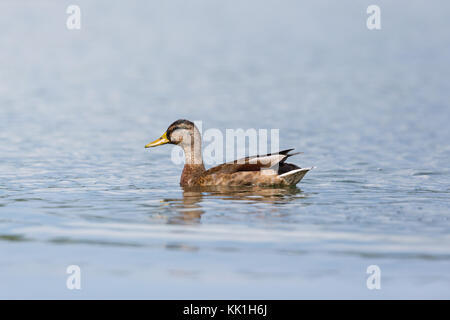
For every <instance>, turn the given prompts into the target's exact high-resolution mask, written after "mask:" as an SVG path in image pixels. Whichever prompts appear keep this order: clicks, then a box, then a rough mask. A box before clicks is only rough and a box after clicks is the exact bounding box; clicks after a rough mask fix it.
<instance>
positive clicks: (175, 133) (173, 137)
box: [145, 119, 202, 164]
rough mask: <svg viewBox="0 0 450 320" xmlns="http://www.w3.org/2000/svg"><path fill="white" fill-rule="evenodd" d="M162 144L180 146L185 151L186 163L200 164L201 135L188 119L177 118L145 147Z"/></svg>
mask: <svg viewBox="0 0 450 320" xmlns="http://www.w3.org/2000/svg"><path fill="white" fill-rule="evenodd" d="M163 144H175V145H178V146H180V147H181V148H182V149H183V150H184V153H185V157H186V163H187V164H188V163H190V164H201V163H202V157H201V148H202V147H201V145H202V142H201V135H200V131H199V130H198V129H197V127H196V126H195V124H194V123H193V122H191V121H189V120H184V119H181V120H177V121H175V122H174V123H172V124H171V125H170V126H169V128H167V130H166V132H164V133H163V135H162V136H161V137H160V138H158V139H156V140H155V141H153V142H150V143H148V144H147V145H146V146H145V147H146V148H152V147H157V146H160V145H163Z"/></svg>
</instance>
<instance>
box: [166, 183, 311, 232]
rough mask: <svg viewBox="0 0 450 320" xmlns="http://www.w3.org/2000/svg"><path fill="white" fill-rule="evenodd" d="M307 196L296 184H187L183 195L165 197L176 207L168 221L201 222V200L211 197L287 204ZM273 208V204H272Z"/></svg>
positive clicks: (248, 202)
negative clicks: (263, 185) (174, 197)
mask: <svg viewBox="0 0 450 320" xmlns="http://www.w3.org/2000/svg"><path fill="white" fill-rule="evenodd" d="M299 197H302V198H304V197H305V194H303V193H302V191H301V190H300V189H299V188H297V187H284V188H267V187H265V188H262V187H242V186H241V187H230V186H209V187H184V188H183V197H182V198H181V199H164V200H163V202H164V203H166V204H169V205H170V207H171V208H172V209H175V211H176V213H177V214H176V215H175V216H172V217H170V218H169V220H168V223H169V224H192V223H200V220H201V216H202V215H203V214H204V213H205V210H204V206H202V203H204V202H207V201H208V200H212V201H214V200H225V201H226V200H231V201H243V202H246V205H252V204H257V203H268V204H275V205H279V204H284V203H288V202H290V201H292V200H295V199H298V198H299ZM272 209H273V208H272Z"/></svg>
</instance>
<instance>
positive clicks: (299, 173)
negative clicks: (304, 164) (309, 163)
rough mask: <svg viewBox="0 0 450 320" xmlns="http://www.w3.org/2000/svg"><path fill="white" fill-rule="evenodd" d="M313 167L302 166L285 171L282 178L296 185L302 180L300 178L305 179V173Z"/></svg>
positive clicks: (289, 183)
mask: <svg viewBox="0 0 450 320" xmlns="http://www.w3.org/2000/svg"><path fill="white" fill-rule="evenodd" d="M311 169H312V168H301V169H295V170H291V171H289V172H286V173H283V174H281V175H280V178H281V179H283V180H284V181H286V183H287V184H288V185H292V186H293V185H296V184H297V183H299V182H300V180H302V179H303V177H304V176H305V174H306V173H307V172H308V171H309V170H311Z"/></svg>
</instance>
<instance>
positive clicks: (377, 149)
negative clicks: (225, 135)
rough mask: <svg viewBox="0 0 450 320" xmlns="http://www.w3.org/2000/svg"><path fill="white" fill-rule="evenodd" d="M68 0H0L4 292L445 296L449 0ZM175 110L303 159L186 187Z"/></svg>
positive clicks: (449, 238)
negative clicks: (285, 176)
mask: <svg viewBox="0 0 450 320" xmlns="http://www.w3.org/2000/svg"><path fill="white" fill-rule="evenodd" d="M77 4H78V5H79V6H80V7H81V12H82V28H81V30H78V31H69V30H67V29H66V25H65V22H66V21H65V20H66V17H67V14H66V13H65V10H66V5H67V4H66V3H64V2H57V1H34V2H33V3H29V2H13V1H4V2H1V3H0V14H1V16H2V18H1V19H0V44H1V48H2V49H1V50H0V61H1V64H0V68H1V71H0V106H1V107H0V119H1V123H2V125H1V129H0V141H1V144H0V181H1V184H0V253H1V254H0V271H1V272H0V297H1V298H289V299H298V298H447V299H448V298H450V275H449V273H448V270H450V220H449V219H450V210H449V208H450V197H449V194H450V184H449V181H450V165H449V158H450V145H449V141H450V130H449V129H448V120H449V119H450V118H449V117H450V109H449V101H450V94H449V92H450V90H449V89H450V88H449V84H450V82H449V81H448V78H449V76H450V72H449V71H450V64H449V62H448V61H449V56H450V46H449V43H450V41H449V40H450V39H449V35H450V26H449V22H448V14H447V13H446V12H448V9H449V4H448V3H447V2H445V1H433V2H432V3H428V2H427V3H425V2H423V3H422V2H409V1H408V2H407V1H396V2H395V3H391V2H390V1H378V3H377V4H378V5H379V6H380V7H381V10H382V29H381V30H379V31H369V30H367V28H366V22H365V20H366V17H367V14H366V12H365V10H366V8H367V6H368V5H369V4H372V3H369V2H367V3H366V2H365V1H362V2H361V1H358V3H356V1H340V2H339V3H335V2H332V1H307V2H301V1H294V0H292V1H282V2H279V1H264V2H261V1H253V0H251V1H245V3H237V2H224V1H221V2H217V1H213V2H211V1H189V3H187V2H184V1H170V2H169V1H164V2H163V1H153V2H147V1H127V2H126V3H125V2H113V1H77ZM436 8H439V10H436ZM179 118H187V119H190V120H201V121H203V127H204V128H203V129H204V130H206V129H208V128H218V129H220V130H223V132H225V129H227V128H231V129H236V128H256V129H259V128H263V129H272V128H274V129H280V139H281V140H280V147H281V148H291V147H294V148H296V150H297V151H303V152H304V154H302V155H299V156H296V157H294V159H293V162H294V163H297V164H299V165H301V166H304V167H306V166H316V168H315V169H314V170H313V171H311V172H310V173H308V174H307V175H306V177H305V178H304V179H303V180H302V182H301V183H300V184H299V185H298V188H296V189H268V190H251V189H241V190H234V191H229V192H213V191H205V192H195V191H194V192H193V191H189V190H188V191H184V190H183V189H181V188H180V187H179V185H178V181H179V176H180V173H181V168H182V167H181V166H180V165H175V164H173V163H172V162H171V161H170V159H171V151H172V150H171V147H167V146H163V147H159V148H155V149H151V150H145V149H144V145H145V144H146V143H148V142H149V141H151V140H153V139H155V138H157V137H159V136H160V135H161V134H162V133H163V131H164V130H165V129H166V128H167V126H168V125H169V124H170V123H171V122H173V121H174V120H176V119H179ZM73 264H75V265H78V266H80V268H81V272H82V280H81V282H82V284H81V285H82V290H79V291H77V290H72V291H71V290H68V289H67V288H66V279H67V277H68V274H66V268H67V266H69V265H73ZM369 265H378V266H379V267H380V269H381V290H368V289H367V287H366V280H367V278H368V276H369V275H368V274H367V273H366V269H367V267H368V266H369Z"/></svg>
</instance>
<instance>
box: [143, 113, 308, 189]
mask: <svg viewBox="0 0 450 320" xmlns="http://www.w3.org/2000/svg"><path fill="white" fill-rule="evenodd" d="M166 143H170V144H176V145H179V146H180V147H181V148H183V150H184V153H185V165H184V168H183V172H182V174H181V179H180V185H181V186H250V185H251V186H290V185H295V184H297V183H298V182H300V180H301V179H302V178H303V177H304V176H305V174H306V173H307V172H308V171H309V170H310V168H300V167H298V166H297V165H295V164H291V163H286V162H285V161H286V159H287V158H289V157H290V156H293V155H295V154H298V153H289V152H290V151H292V150H293V149H288V150H283V151H280V152H277V153H272V154H266V155H263V156H252V157H246V158H243V159H239V160H235V161H232V162H227V163H224V164H221V165H218V166H216V167H213V168H211V169H209V170H206V169H205V167H204V165H203V160H202V155H201V136H200V132H199V131H198V129H197V127H196V126H195V125H194V123H192V122H191V121H188V120H177V121H175V122H174V123H172V124H171V125H170V126H169V128H168V129H167V131H166V132H165V133H164V134H163V135H162V136H161V138H159V139H157V140H155V141H154V142H151V143H149V144H147V145H146V146H145V147H146V148H149V147H156V146H158V145H162V144H166Z"/></svg>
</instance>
